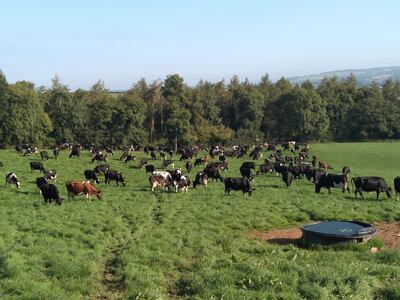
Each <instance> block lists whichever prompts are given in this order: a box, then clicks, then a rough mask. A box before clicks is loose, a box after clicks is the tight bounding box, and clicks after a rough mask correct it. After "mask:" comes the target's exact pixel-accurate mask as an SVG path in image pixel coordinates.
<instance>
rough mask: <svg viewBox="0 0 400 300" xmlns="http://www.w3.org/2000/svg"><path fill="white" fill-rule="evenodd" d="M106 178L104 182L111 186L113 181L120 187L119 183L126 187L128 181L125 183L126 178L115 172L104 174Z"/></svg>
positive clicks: (110, 171) (108, 171)
mask: <svg viewBox="0 0 400 300" xmlns="http://www.w3.org/2000/svg"><path fill="white" fill-rule="evenodd" d="M104 176H105V180H104V182H105V183H106V184H110V181H111V180H115V182H116V183H117V186H119V182H121V183H122V185H124V186H125V185H126V181H125V179H124V177H123V176H122V174H121V172H118V171H114V170H107V171H106V172H105V173H104Z"/></svg>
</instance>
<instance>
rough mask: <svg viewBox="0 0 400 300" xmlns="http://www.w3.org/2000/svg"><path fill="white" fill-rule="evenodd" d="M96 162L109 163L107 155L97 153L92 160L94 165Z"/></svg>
mask: <svg viewBox="0 0 400 300" xmlns="http://www.w3.org/2000/svg"><path fill="white" fill-rule="evenodd" d="M94 161H97V162H99V161H104V162H107V155H106V154H104V153H101V152H99V153H96V155H95V156H94V157H93V158H92V163H94Z"/></svg>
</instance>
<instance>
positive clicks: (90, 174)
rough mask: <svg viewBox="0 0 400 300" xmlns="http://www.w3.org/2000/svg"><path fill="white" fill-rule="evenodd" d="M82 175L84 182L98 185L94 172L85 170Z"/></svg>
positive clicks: (98, 181)
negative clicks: (87, 181)
mask: <svg viewBox="0 0 400 300" xmlns="http://www.w3.org/2000/svg"><path fill="white" fill-rule="evenodd" d="M83 174H84V175H85V178H86V180H89V181H90V180H93V181H94V182H95V183H97V184H99V183H100V180H99V178H98V177H97V175H96V172H95V171H94V170H85V171H84V172H83Z"/></svg>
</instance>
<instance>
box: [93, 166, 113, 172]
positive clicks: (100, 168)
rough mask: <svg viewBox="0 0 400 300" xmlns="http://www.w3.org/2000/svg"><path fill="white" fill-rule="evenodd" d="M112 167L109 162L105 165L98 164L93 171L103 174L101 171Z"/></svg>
mask: <svg viewBox="0 0 400 300" xmlns="http://www.w3.org/2000/svg"><path fill="white" fill-rule="evenodd" d="M109 169H110V165H109V164H103V165H98V166H96V167H95V168H94V169H93V171H94V172H95V173H96V174H101V173H103V174H104V173H105V172H107V171H108V170H109Z"/></svg>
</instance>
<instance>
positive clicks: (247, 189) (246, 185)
mask: <svg viewBox="0 0 400 300" xmlns="http://www.w3.org/2000/svg"><path fill="white" fill-rule="evenodd" d="M224 184H225V194H228V195H229V193H230V191H231V190H234V191H240V190H241V191H242V192H243V194H245V193H248V194H249V196H251V193H252V188H251V186H250V181H249V180H248V179H247V178H239V177H227V178H225V180H224Z"/></svg>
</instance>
